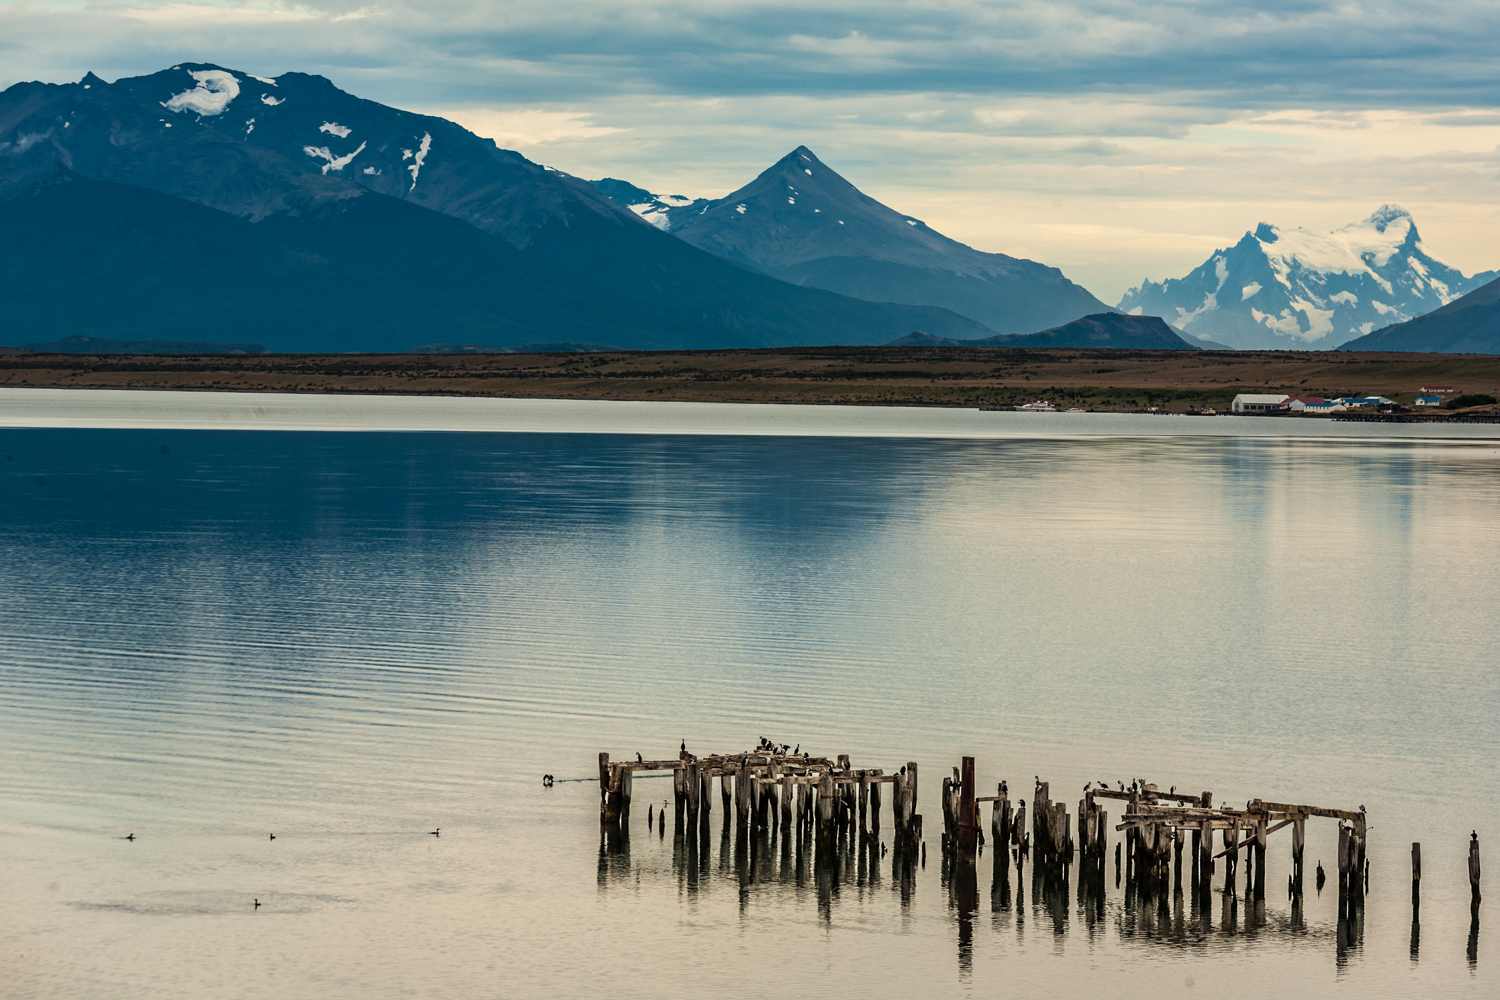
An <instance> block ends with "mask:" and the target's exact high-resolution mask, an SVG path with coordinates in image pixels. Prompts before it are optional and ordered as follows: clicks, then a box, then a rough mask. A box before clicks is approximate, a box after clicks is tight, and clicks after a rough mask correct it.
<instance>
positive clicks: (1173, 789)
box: [1167, 785, 1177, 795]
mask: <svg viewBox="0 0 1500 1000" xmlns="http://www.w3.org/2000/svg"><path fill="white" fill-rule="evenodd" d="M1167 794H1168V795H1176V794H1177V786H1176V785H1173V786H1172V787H1171V788H1168V789H1167Z"/></svg>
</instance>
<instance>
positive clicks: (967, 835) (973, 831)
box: [958, 757, 979, 861]
mask: <svg viewBox="0 0 1500 1000" xmlns="http://www.w3.org/2000/svg"><path fill="white" fill-rule="evenodd" d="M959 780H960V785H959V790H958V852H959V856H960V857H962V858H963V859H964V860H966V861H973V860H974V852H975V849H976V848H977V846H978V840H979V803H977V802H975V801H974V758H973V757H965V758H964V762H963V773H962V774H961V775H959Z"/></svg>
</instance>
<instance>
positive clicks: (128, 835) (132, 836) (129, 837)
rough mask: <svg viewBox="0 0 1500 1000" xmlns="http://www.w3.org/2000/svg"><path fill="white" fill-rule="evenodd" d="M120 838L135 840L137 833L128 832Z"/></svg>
mask: <svg viewBox="0 0 1500 1000" xmlns="http://www.w3.org/2000/svg"><path fill="white" fill-rule="evenodd" d="M120 839H121V840H132V841H133V840H135V834H133V833H132V834H127V835H126V836H124V837H121V838H120Z"/></svg>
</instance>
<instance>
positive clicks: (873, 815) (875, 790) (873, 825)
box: [870, 781, 880, 840]
mask: <svg viewBox="0 0 1500 1000" xmlns="http://www.w3.org/2000/svg"><path fill="white" fill-rule="evenodd" d="M870 836H871V837H872V838H873V839H875V840H879V839H880V782H878V781H876V782H873V783H871V785H870Z"/></svg>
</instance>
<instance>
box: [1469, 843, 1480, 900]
mask: <svg viewBox="0 0 1500 1000" xmlns="http://www.w3.org/2000/svg"><path fill="white" fill-rule="evenodd" d="M1469 894H1470V898H1471V903H1472V905H1473V906H1475V907H1478V906H1479V898H1480V897H1479V834H1478V832H1477V831H1476V832H1475V833H1474V834H1473V835H1472V836H1471V837H1470V839H1469Z"/></svg>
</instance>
